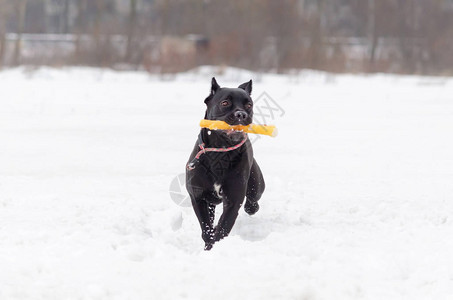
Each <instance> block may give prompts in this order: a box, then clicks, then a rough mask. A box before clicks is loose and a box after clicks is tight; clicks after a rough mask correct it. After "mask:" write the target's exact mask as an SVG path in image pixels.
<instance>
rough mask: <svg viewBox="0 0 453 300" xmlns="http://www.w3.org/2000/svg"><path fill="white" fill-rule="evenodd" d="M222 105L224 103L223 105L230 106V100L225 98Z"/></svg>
mask: <svg viewBox="0 0 453 300" xmlns="http://www.w3.org/2000/svg"><path fill="white" fill-rule="evenodd" d="M220 105H222V106H228V105H230V101H228V100H223V101H222V102H220Z"/></svg>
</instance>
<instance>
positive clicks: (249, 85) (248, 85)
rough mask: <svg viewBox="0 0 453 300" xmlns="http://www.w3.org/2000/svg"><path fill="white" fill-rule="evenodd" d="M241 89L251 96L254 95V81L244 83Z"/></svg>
mask: <svg viewBox="0 0 453 300" xmlns="http://www.w3.org/2000/svg"><path fill="white" fill-rule="evenodd" d="M239 88H240V89H243V90H244V91H245V92H246V93H247V94H249V95H251V94H252V80H251V79H250V81H248V82H244V83H243V84H241V85H240V86H239Z"/></svg>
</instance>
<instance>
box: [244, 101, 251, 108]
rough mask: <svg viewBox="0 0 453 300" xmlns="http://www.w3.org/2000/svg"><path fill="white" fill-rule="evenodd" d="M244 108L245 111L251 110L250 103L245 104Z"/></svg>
mask: <svg viewBox="0 0 453 300" xmlns="http://www.w3.org/2000/svg"><path fill="white" fill-rule="evenodd" d="M244 107H245V108H246V109H250V108H252V103H250V102H249V103H246V104H245V105H244Z"/></svg>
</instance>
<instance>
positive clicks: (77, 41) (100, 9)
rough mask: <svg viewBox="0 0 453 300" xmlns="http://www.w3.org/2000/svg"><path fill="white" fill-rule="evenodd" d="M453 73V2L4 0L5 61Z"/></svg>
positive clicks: (0, 60)
mask: <svg viewBox="0 0 453 300" xmlns="http://www.w3.org/2000/svg"><path fill="white" fill-rule="evenodd" d="M19 64H36V65H40V64H49V65H92V66H108V67H115V68H120V67H128V68H130V67H134V68H145V69H147V70H149V71H151V72H154V71H158V72H159V71H160V72H178V71H182V70H185V69H189V68H192V67H195V66H198V65H204V64H213V65H230V66H237V67H242V68H248V69H252V70H261V71H279V72H288V71H290V70H295V69H300V68H312V69H319V70H327V71H333V72H400V73H423V74H452V73H453V0H430V1H427V0H279V1H277V0H230V1H222V0H0V67H1V66H2V65H3V66H5V65H7V66H8V65H10V66H12V65H19Z"/></svg>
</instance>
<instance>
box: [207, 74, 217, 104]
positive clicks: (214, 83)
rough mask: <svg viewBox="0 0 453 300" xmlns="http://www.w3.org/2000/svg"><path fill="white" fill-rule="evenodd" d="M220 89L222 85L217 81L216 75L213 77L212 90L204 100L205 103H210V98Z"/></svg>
mask: <svg viewBox="0 0 453 300" xmlns="http://www.w3.org/2000/svg"><path fill="white" fill-rule="evenodd" d="M218 89H220V86H219V84H218V83H217V81H216V80H215V77H212V80H211V92H210V93H209V96H208V97H207V98H206V99H205V100H204V103H206V104H208V102H209V100H211V99H212V97H213V96H214V94H215V93H216V92H217V90H218Z"/></svg>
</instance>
